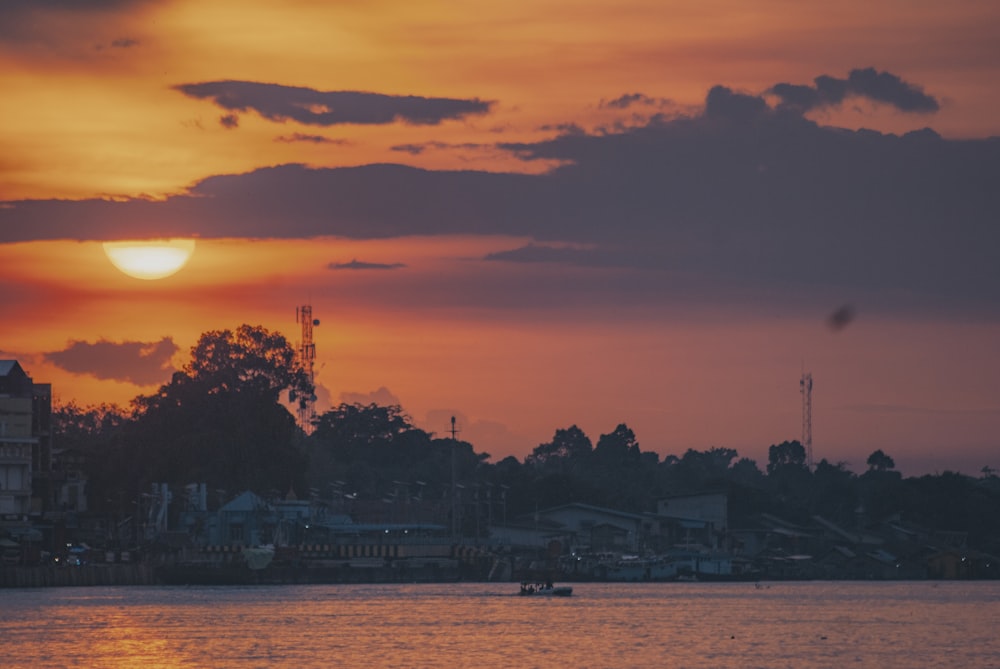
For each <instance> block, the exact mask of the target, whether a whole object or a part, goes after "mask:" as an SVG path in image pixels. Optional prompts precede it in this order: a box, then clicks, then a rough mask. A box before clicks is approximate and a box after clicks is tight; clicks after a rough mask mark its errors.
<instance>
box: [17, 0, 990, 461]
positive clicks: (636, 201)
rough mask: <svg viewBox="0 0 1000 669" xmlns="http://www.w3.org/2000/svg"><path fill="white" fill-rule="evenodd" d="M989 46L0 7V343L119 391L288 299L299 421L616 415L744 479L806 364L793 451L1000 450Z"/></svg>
mask: <svg viewBox="0 0 1000 669" xmlns="http://www.w3.org/2000/svg"><path fill="white" fill-rule="evenodd" d="M78 4H79V5H80V6H77V5H78ZM71 5H72V6H71ZM997 26H1000V4H998V3H995V2H994V3H989V2H981V1H979V0H957V1H956V2H953V3H947V4H942V3H914V2H912V0H881V1H879V2H875V3H872V2H868V1H867V0H866V1H864V2H862V1H861V0H847V1H846V2H842V3H838V4H817V3H788V2H783V1H780V0H763V1H761V2H755V3H746V2H742V1H737V0H719V1H718V2H711V3H706V2H701V1H699V2H696V1H694V0H683V1H680V2H670V3H664V2H662V1H660V0H624V1H622V2H614V3H612V2H596V3H589V4H581V3H567V2H565V0H532V1H531V2H528V1H527V0H513V1H511V2H506V3H478V4H476V5H475V7H471V6H469V7H465V6H461V5H456V4H454V3H443V2H439V1H437V0H431V1H420V2H412V1H409V2H403V1H402V0H386V1H385V2H378V3H324V2H314V1H312V0H294V1H292V2H288V3H274V2H270V1H265V0H248V1H247V2H243V3H241V4H240V6H239V11H234V9H233V3H231V2H224V1H223V0H119V1H117V2H102V3H26V2H18V3H0V86H2V89H3V91H4V94H3V95H2V96H0V118H2V119H3V120H4V123H3V124H2V125H0V306H2V307H3V308H4V311H5V313H8V314H10V317H9V318H8V319H6V320H5V321H4V323H3V324H0V359H16V360H19V361H20V362H21V364H22V366H23V367H24V368H25V369H26V370H28V371H29V372H30V374H31V375H32V376H33V377H34V378H35V380H36V381H38V382H51V383H52V384H53V391H54V393H55V395H56V396H57V397H58V398H59V399H61V400H62V401H70V400H74V401H77V402H79V403H81V404H89V403H100V402H116V403H122V404H127V403H128V402H129V401H130V400H131V399H132V398H134V397H135V396H137V395H139V394H142V393H149V392H152V391H154V390H155V389H156V388H157V387H158V386H159V384H162V383H165V382H167V381H168V380H169V379H170V375H171V373H172V372H173V371H174V370H176V369H179V368H180V367H182V366H183V365H184V364H185V362H186V356H187V354H188V351H189V350H190V347H191V346H192V345H193V344H194V343H195V342H196V341H197V340H198V337H199V335H200V334H201V333H203V332H206V331H210V330H217V329H220V328H232V327H236V326H238V325H239V324H242V323H249V324H260V325H263V326H265V327H267V328H270V329H272V330H277V331H280V332H282V333H283V334H284V335H285V336H286V337H287V338H288V340H289V341H291V342H293V343H294V342H297V341H298V340H299V339H300V337H301V331H300V330H299V325H298V324H297V323H296V321H295V309H296V307H299V306H301V305H306V304H309V305H311V306H312V308H313V313H314V314H315V315H316V317H317V318H319V319H320V320H321V322H322V326H319V327H317V329H316V331H315V337H316V370H317V382H318V385H319V386H320V387H319V390H318V393H317V395H318V396H319V402H320V406H318V408H319V409H320V410H323V409H325V408H329V407H330V406H332V405H335V404H337V403H339V402H341V401H374V400H375V399H376V398H377V399H379V400H384V399H389V400H394V401H398V402H399V403H400V404H401V405H402V406H403V408H404V409H405V410H406V411H407V412H408V413H409V414H410V415H412V416H413V418H414V420H415V421H416V423H417V424H418V425H419V426H420V427H422V428H424V429H427V430H429V431H432V432H436V433H442V432H443V431H444V430H446V429H447V428H448V426H449V424H448V419H449V418H450V416H452V415H456V416H458V417H459V420H460V421H461V423H462V425H461V426H460V427H461V429H462V434H463V438H466V439H468V440H469V441H470V442H472V443H473V444H474V445H475V447H476V448H477V449H478V450H479V451H482V452H488V453H490V454H491V456H492V457H493V458H494V459H496V458H501V457H504V456H506V455H515V456H517V457H519V458H520V457H523V456H524V455H526V454H528V453H530V452H531V451H532V449H533V448H535V447H536V446H537V445H538V444H539V443H542V442H544V441H546V440H548V439H550V437H551V436H552V434H553V432H554V431H555V430H556V429H559V428H565V427H568V426H569V425H572V424H579V426H580V427H582V428H583V429H584V430H585V431H586V432H587V434H588V435H589V436H590V438H591V439H592V440H594V441H596V440H597V439H598V438H599V437H600V435H601V434H602V433H607V432H609V431H611V430H613V429H614V428H615V426H616V425H618V424H619V423H626V424H628V426H629V427H630V428H632V429H633V430H634V431H635V434H636V436H637V438H638V440H639V441H640V442H641V444H642V447H643V450H651V451H656V452H658V453H659V454H660V455H663V456H665V455H667V454H682V453H683V452H684V451H685V450H687V449H688V448H694V449H705V448H710V447H713V446H731V447H734V448H737V449H738V450H739V452H740V455H741V456H742V455H745V456H747V457H751V458H753V459H755V460H756V461H757V462H758V463H764V462H766V458H767V449H768V446H769V445H771V444H774V443H778V442H781V441H783V440H786V439H796V438H799V436H800V435H801V433H802V416H801V410H802V406H801V399H802V398H801V396H800V394H799V392H798V391H799V386H798V381H799V377H800V375H801V374H802V373H803V372H805V371H809V372H811V373H812V375H813V378H814V379H815V393H814V398H813V402H814V403H813V411H814V416H813V426H814V429H813V436H814V440H815V451H816V454H817V458H827V459H829V460H830V461H831V462H839V461H844V462H847V463H849V464H850V466H851V467H852V468H854V469H855V470H857V469H863V468H864V461H865V458H866V457H867V455H868V454H869V453H871V452H872V450H874V449H875V448H882V449H884V450H885V451H886V452H887V453H890V454H891V455H892V457H894V458H895V461H896V462H898V463H899V465H900V468H901V469H902V470H903V471H905V472H906V473H908V474H909V473H919V472H922V471H934V470H936V469H947V468H960V469H963V470H964V471H967V472H974V471H978V470H979V468H981V467H982V466H984V465H990V466H992V467H995V468H996V467H1000V459H998V458H1000V456H998V455H997V454H998V453H1000V448H998V445H1000V444H998V442H997V437H996V435H998V434H1000V399H998V398H1000V385H998V383H1000V382H998V380H997V379H1000V354H998V352H997V348H996V346H995V341H997V339H998V337H1000V332H998V323H1000V309H998V305H1000V275H998V273H997V270H996V268H997V267H998V266H1000V263H998V261H997V257H996V255H997V254H996V249H997V248H1000V237H998V234H1000V233H998V232H997V226H996V225H995V223H996V221H997V220H1000V195H998V194H1000V187H998V185H997V165H1000V153H998V152H1000V148H998V144H997V141H996V137H997V136H1000V117H998V116H997V114H996V113H995V110H996V109H997V108H998V107H1000V87H998V86H997V85H996V82H997V81H1000V57H998V56H997V49H996V43H997ZM136 240H138V241H136ZM154 240H160V241H154ZM195 240H197V253H194V251H195ZM108 260H110V261H111V262H110V263H109V262H108ZM116 268H117V269H116ZM121 273H125V274H126V275H128V276H129V277H134V278H136V279H141V280H139V281H134V280H131V279H129V278H126V277H124V276H122V274H121ZM167 277H169V280H157V279H166V278H167ZM845 308H846V309H847V310H848V312H849V313H851V314H854V315H855V317H854V318H853V319H850V320H849V322H845V324H844V325H843V327H838V328H831V327H829V319H830V316H831V314H834V313H836V312H837V310H843V309H845Z"/></svg>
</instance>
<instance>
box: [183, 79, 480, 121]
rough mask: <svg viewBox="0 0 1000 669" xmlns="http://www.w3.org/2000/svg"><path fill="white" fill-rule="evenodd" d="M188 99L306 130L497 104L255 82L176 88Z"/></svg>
mask: <svg viewBox="0 0 1000 669" xmlns="http://www.w3.org/2000/svg"><path fill="white" fill-rule="evenodd" d="M174 88H175V89H176V90H178V91H180V92H182V93H184V94H185V95H187V96H190V97H193V98H198V99H203V100H205V99H207V100H212V101H213V102H215V104H217V105H218V106H220V107H222V108H223V109H228V110H231V111H234V112H237V111H238V112H246V111H250V110H253V111H255V112H257V113H258V114H260V115H261V116H262V117H264V118H266V119H268V120H270V121H278V122H284V121H288V120H292V121H297V122H298V123H303V124H306V125H321V126H331V125H339V124H344V123H352V124H386V123H394V122H397V121H399V122H403V123H409V124H413V125H436V124H438V123H441V122H442V121H447V120H455V119H462V118H465V117H467V116H474V115H481V114H486V113H487V112H489V110H490V107H491V106H492V104H493V103H491V102H484V101H482V100H479V99H478V98H475V99H471V100H458V99H452V98H425V97H420V96H417V95H383V94H381V93H366V92H360V91H317V90H316V89H313V88H303V87H298V86H282V85H280V84H265V83H258V82H254V81H208V82H204V83H198V84H182V85H180V86H175V87H174Z"/></svg>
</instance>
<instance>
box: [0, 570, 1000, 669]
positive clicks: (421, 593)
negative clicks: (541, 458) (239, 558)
mask: <svg viewBox="0 0 1000 669" xmlns="http://www.w3.org/2000/svg"><path fill="white" fill-rule="evenodd" d="M573 587H574V592H573V596H572V597H569V598H551V599H550V598H534V597H519V596H517V595H516V594H515V592H516V590H517V585H516V584H513V583H506V584H504V583H499V584H492V583H491V584H481V583H477V584H470V583H463V584H441V585H409V586H407V585H380V586H373V585H372V586H349V585H336V586H323V585H314V586H271V587H225V588H221V587H220V588H212V587H176V588H170V587H135V586H132V587H121V588H48V589H37V590H0V651H2V660H0V662H2V666H4V667H8V668H17V669H20V668H22V667H23V668H29V667H30V668H36V667H142V668H143V669H158V668H167V667H218V668H222V669H226V668H231V667H239V668H241V669H242V668H245V667H332V666H343V667H511V668H520V667H720V668H729V667H733V668H736V667H739V668H743V667H796V668H815V667H949V668H951V667H975V668H979V667H998V668H1000V583H997V582H975V583H934V582H908V583H857V582H846V583H845V582H836V583H815V582H812V583H771V584H766V585H764V586H763V587H761V588H759V589H758V588H757V587H755V586H754V584H752V583H715V584H707V583H685V584H680V583H664V584H603V583H577V584H573Z"/></svg>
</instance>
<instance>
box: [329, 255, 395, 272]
mask: <svg viewBox="0 0 1000 669" xmlns="http://www.w3.org/2000/svg"><path fill="white" fill-rule="evenodd" d="M403 267H406V265H405V264H403V263H401V262H394V263H378V262H363V261H361V260H358V259H357V258H355V259H354V260H352V261H350V262H340V263H334V262H332V263H330V264H329V265H327V269H335V270H341V269H345V270H370V269H374V270H386V269H402V268H403Z"/></svg>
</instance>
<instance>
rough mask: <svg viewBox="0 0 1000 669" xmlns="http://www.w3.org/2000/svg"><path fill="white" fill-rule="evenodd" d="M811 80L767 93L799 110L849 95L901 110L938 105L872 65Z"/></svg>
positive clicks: (833, 103) (784, 106)
mask: <svg viewBox="0 0 1000 669" xmlns="http://www.w3.org/2000/svg"><path fill="white" fill-rule="evenodd" d="M813 81H814V84H815V85H813V86H809V85H802V84H788V83H780V84H775V85H774V86H773V87H771V88H770V89H769V90H768V91H767V92H768V93H771V94H773V95H775V96H777V97H778V98H779V99H780V104H779V106H780V108H782V109H790V110H794V111H797V112H799V113H805V112H808V111H811V110H813V109H820V108H823V107H836V106H838V105H840V104H841V103H842V102H843V101H844V100H845V99H847V98H848V97H852V96H853V97H859V98H866V99H868V100H871V101H872V102H878V103H881V104H886V105H889V106H892V107H895V108H896V109H898V110H899V111H902V112H911V113H924V114H926V113H932V112H936V111H937V110H938V109H939V108H940V105H939V104H938V101H937V99H936V98H934V97H933V96H931V95H928V94H926V93H924V91H923V89H922V88H920V87H919V86H917V85H915V84H911V83H909V82H906V81H903V79H901V78H900V77H899V76H897V75H895V74H892V73H891V72H878V71H876V70H875V68H873V67H869V68H865V69H855V70H851V72H850V73H849V74H848V75H847V78H846V79H838V78H836V77H831V76H829V75H826V74H824V75H821V76H818V77H816V78H815V79H814V80H813Z"/></svg>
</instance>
